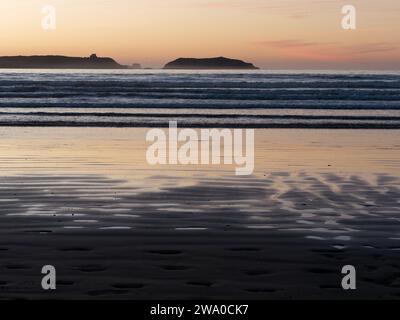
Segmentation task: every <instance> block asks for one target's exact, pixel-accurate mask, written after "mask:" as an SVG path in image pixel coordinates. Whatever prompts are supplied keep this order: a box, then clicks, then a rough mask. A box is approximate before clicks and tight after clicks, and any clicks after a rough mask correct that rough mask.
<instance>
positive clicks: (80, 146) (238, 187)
mask: <svg viewBox="0 0 400 320" xmlns="http://www.w3.org/2000/svg"><path fill="white" fill-rule="evenodd" d="M96 130H100V129H90V128H87V129H80V130H79V131H77V129H73V128H70V129H61V128H52V129H38V128H37V129H34V128H30V129H26V128H25V129H24V128H14V129H13V130H12V131H8V129H5V128H3V129H1V130H0V168H1V172H0V298H3V299H10V298H11V299H13V298H18V299H38V298H61V299H64V298H77V299H93V298H95V299H226V298H234V299H333V298H340V299H357V298H367V299H381V298H385V299H394V298H397V299H398V298H400V209H399V199H400V197H399V195H400V187H399V185H400V184H399V182H400V176H399V174H398V173H399V172H400V171H399V163H400V162H399V160H400V153H399V150H400V141H399V138H398V132H397V131H357V133H354V132H353V131H340V130H337V131H336V130H327V131H323V130H305V131H302V130H296V131H290V130H261V131H258V132H257V140H256V171H255V173H254V175H253V176H251V177H244V178H243V177H235V176H234V171H233V170H230V169H229V168H225V167H224V168H211V167H206V168H204V167H199V168H193V167H192V168H186V167H185V168H180V167H179V168H172V167H171V168H169V167H167V168H149V167H148V166H147V165H146V163H145V160H144V157H145V156H144V152H143V151H144V150H145V149H144V145H145V144H144V140H143V132H144V130H143V129H105V130H108V131H107V134H104V136H102V135H101V134H100V133H99V132H100V131H96ZM103 130H104V129H103ZM77 137H80V139H77ZM47 264H51V265H54V266H55V267H56V268H57V290H56V291H52V292H47V291H44V290H42V289H41V286H40V282H41V274H40V271H41V267H42V266H43V265H47ZM347 264H351V265H354V266H355V267H356V268H357V279H358V281H357V290H355V291H351V292H349V291H344V290H342V289H341V286H340V283H341V278H342V275H341V273H340V271H341V268H342V267H343V266H344V265H347Z"/></svg>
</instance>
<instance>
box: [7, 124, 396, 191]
mask: <svg viewBox="0 0 400 320" xmlns="http://www.w3.org/2000/svg"><path fill="white" fill-rule="evenodd" d="M146 132H147V129H135V128H122V129H118V128H4V127H3V128H0V174H1V175H10V174H11V175H12V174H27V173H28V174H30V173H54V172H55V173H60V172H62V173H69V174H71V173H72V174H82V173H84V174H88V173H93V174H101V175H105V176H109V177H114V178H121V179H123V180H129V181H131V182H135V181H136V182H138V181H140V183H138V186H139V187H142V186H143V185H144V183H149V184H152V181H154V180H159V179H158V177H161V178H162V179H164V178H165V176H169V179H167V180H166V179H164V181H163V182H164V183H168V184H170V185H176V184H177V183H183V179H181V178H185V179H184V180H185V183H188V180H187V179H186V178H190V179H192V180H196V179H197V178H198V177H205V176H211V177H215V176H219V177H220V176H221V175H222V176H223V177H224V178H225V179H229V177H232V176H234V169H235V167H236V165H231V166H229V165H214V166H204V165H195V166H193V165H188V166H184V165H179V166H172V165H168V166H156V167H154V166H149V165H148V164H147V162H146V148H147V147H148V146H149V145H150V143H146V141H145V135H146ZM255 139H256V141H255V175H256V176H257V175H264V174H266V173H267V174H269V173H273V174H274V176H284V175H287V174H288V173H297V174H301V172H302V171H306V172H307V173H310V172H334V173H338V172H343V173H354V174H362V175H368V174H371V173H388V174H397V173H398V172H399V171H400V170H399V169H400V163H399V158H400V138H399V134H398V131H397V130H301V129H296V130H290V129H289V130H282V129H257V130H256V134H255ZM150 176H151V177H152V178H151V179H148V178H149V177H150ZM143 178H146V180H145V181H143V180H142V179H143ZM227 181H228V180H227ZM64 183H68V182H64ZM157 183H159V181H157ZM157 183H155V185H157ZM93 187H95V186H94V185H93V186H91V188H93Z"/></svg>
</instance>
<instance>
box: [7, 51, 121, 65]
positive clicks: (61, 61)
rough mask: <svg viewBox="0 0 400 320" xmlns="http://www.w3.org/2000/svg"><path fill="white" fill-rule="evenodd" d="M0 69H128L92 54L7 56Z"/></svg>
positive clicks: (110, 59) (111, 60) (112, 60)
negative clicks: (72, 55)
mask: <svg viewBox="0 0 400 320" xmlns="http://www.w3.org/2000/svg"><path fill="white" fill-rule="evenodd" d="M0 68H3V69H4V68H9V69H128V68H129V67H128V66H124V65H121V64H119V63H117V62H116V61H115V60H114V59H112V58H100V57H97V55H96V54H92V55H91V56H90V57H87V58H80V57H66V56H53V55H49V56H9V57H0Z"/></svg>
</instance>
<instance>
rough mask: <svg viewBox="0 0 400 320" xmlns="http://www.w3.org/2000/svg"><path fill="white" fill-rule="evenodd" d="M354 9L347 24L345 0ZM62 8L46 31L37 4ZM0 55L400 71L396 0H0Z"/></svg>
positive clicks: (159, 63)
mask: <svg viewBox="0 0 400 320" xmlns="http://www.w3.org/2000/svg"><path fill="white" fill-rule="evenodd" d="M347 4H352V5H354V6H355V7H356V8H357V30H354V31H352V30H343V29H342V28H341V19H342V17H343V15H342V13H341V8H342V6H343V5H347ZM44 5H53V6H55V8H56V10H57V29H56V30H51V31H49V30H47V31H46V30H43V29H42V28H41V19H42V17H43V14H42V13H41V9H42V7H43V6H44ZM0 10H1V12H2V18H1V19H0V28H1V33H0V41H1V46H0V55H32V54H64V55H73V56H88V55H89V54H91V53H94V52H96V53H97V54H98V55H99V56H111V57H113V58H115V59H116V60H117V61H118V62H120V63H124V64H130V63H134V62H138V63H141V64H142V65H144V66H150V67H160V66H163V65H164V64H165V63H166V62H168V61H169V60H172V59H175V58H177V57H212V56H227V57H232V58H239V59H243V60H247V61H249V62H253V63H255V64H256V65H257V66H259V67H263V68H270V69H292V68H295V69H309V68H312V69H318V68H324V69H328V68H329V69H349V68H352V69H389V70H400V18H399V16H400V1H399V0H346V1H341V0H1V1H0Z"/></svg>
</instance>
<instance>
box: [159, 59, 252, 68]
mask: <svg viewBox="0 0 400 320" xmlns="http://www.w3.org/2000/svg"><path fill="white" fill-rule="evenodd" d="M164 69H218V70H221V69H228V70H229V69H243V70H249V69H250V70H256V69H258V68H257V67H255V66H254V65H253V64H251V63H247V62H244V61H242V60H236V59H229V58H225V57H218V58H203V59H195V58H179V59H176V60H174V61H171V62H169V63H167V64H166V65H165V66H164Z"/></svg>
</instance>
